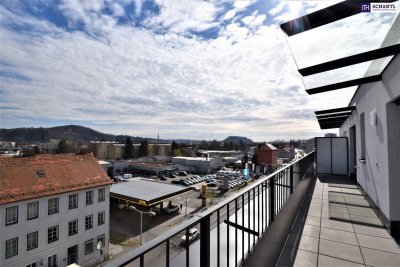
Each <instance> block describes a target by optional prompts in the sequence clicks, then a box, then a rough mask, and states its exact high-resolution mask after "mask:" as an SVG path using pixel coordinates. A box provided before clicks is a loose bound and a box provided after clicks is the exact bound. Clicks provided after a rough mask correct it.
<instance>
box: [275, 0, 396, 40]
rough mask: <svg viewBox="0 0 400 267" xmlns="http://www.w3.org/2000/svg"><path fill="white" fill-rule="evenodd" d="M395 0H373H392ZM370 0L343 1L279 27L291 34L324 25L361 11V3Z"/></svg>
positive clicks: (379, 0)
mask: <svg viewBox="0 0 400 267" xmlns="http://www.w3.org/2000/svg"><path fill="white" fill-rule="evenodd" d="M394 1H396V0H374V1H373V2H394ZM368 2H372V1H368V0H367V1H365V0H351V1H343V2H340V3H337V4H335V5H332V6H329V7H327V8H324V9H321V10H318V11H315V12H313V13H310V14H307V15H305V16H302V17H300V18H297V19H294V20H291V21H288V22H286V23H283V24H281V29H282V30H283V31H284V32H285V33H286V34H287V35H288V36H292V35H295V34H298V33H301V32H305V31H308V30H311V29H314V28H317V27H319V26H322V25H326V24H329V23H332V22H335V21H338V20H341V19H344V18H347V17H350V16H353V15H356V14H358V13H361V3H368Z"/></svg>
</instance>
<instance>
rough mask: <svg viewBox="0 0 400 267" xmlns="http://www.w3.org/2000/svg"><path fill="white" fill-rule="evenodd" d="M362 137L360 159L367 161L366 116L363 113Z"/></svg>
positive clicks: (361, 119)
mask: <svg viewBox="0 0 400 267" xmlns="http://www.w3.org/2000/svg"><path fill="white" fill-rule="evenodd" d="M360 135H361V151H360V152H361V153H360V159H364V160H365V115H364V113H361V115H360Z"/></svg>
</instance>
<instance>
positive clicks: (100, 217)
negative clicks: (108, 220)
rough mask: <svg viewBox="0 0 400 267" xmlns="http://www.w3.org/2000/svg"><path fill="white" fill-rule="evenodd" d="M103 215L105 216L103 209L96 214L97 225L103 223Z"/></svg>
mask: <svg viewBox="0 0 400 267" xmlns="http://www.w3.org/2000/svg"><path fill="white" fill-rule="evenodd" d="M104 216H105V212H104V211H102V212H99V213H98V214H97V225H102V224H104Z"/></svg>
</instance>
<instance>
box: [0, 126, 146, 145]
mask: <svg viewBox="0 0 400 267" xmlns="http://www.w3.org/2000/svg"><path fill="white" fill-rule="evenodd" d="M127 137H130V138H131V140H133V141H137V142H138V141H143V140H144V138H142V137H133V136H128V135H112V134H105V133H101V132H98V131H96V130H93V129H91V128H88V127H83V126H79V125H65V126H56V127H50V128H42V127H39V128H33V127H32V128H14V129H0V140H5V141H14V142H40V143H46V142H49V141H50V139H58V140H74V141H78V142H88V141H101V140H104V141H117V140H126V138H127ZM148 140H149V139H148ZM149 141H150V140H149Z"/></svg>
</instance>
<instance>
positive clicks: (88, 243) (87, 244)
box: [85, 239, 93, 255]
mask: <svg viewBox="0 0 400 267" xmlns="http://www.w3.org/2000/svg"><path fill="white" fill-rule="evenodd" d="M92 252H93V239H90V240H88V241H86V242H85V255H87V254H89V253H92Z"/></svg>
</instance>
